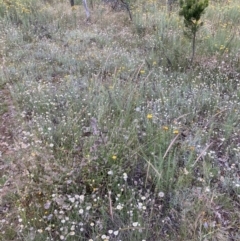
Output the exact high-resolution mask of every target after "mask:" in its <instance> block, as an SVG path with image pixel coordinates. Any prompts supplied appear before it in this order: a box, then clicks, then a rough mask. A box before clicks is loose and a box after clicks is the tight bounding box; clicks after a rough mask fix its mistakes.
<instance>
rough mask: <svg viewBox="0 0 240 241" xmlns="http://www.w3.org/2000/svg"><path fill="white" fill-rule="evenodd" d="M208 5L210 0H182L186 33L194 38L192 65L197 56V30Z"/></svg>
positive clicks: (182, 13) (180, 12)
mask: <svg viewBox="0 0 240 241" xmlns="http://www.w3.org/2000/svg"><path fill="white" fill-rule="evenodd" d="M207 7H208V0H180V11H179V15H180V16H183V17H184V24H185V27H186V31H185V34H186V35H187V36H188V37H189V38H190V39H192V57H191V62H190V63H191V65H192V63H193V59H194V56H195V50H196V36H197V32H198V30H199V28H200V27H201V26H202V25H203V22H202V21H200V18H201V16H202V15H203V14H204V11H205V9H206V8H207Z"/></svg>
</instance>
